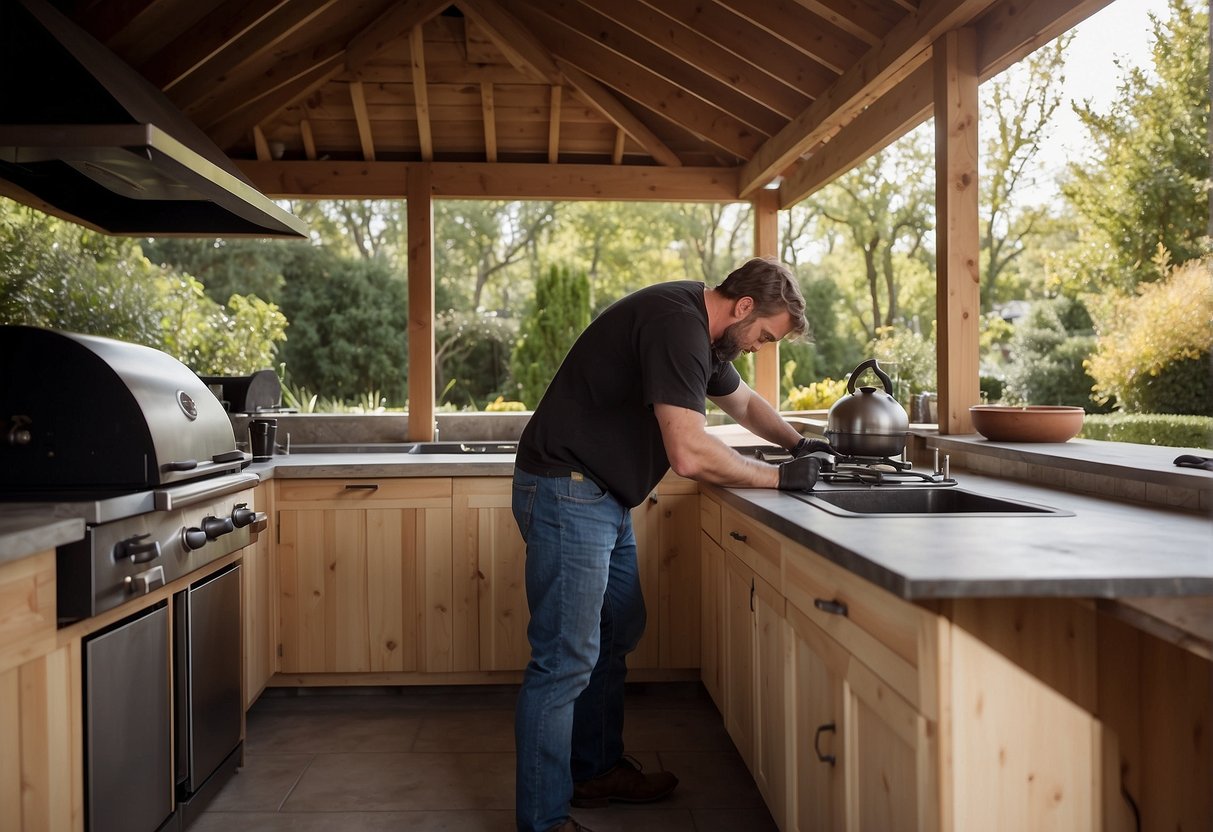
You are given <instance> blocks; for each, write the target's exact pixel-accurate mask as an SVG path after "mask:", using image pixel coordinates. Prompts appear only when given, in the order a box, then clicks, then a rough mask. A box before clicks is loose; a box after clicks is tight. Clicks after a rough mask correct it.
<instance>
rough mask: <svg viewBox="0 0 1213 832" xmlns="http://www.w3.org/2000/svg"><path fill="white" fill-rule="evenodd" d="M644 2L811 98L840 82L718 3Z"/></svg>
mask: <svg viewBox="0 0 1213 832" xmlns="http://www.w3.org/2000/svg"><path fill="white" fill-rule="evenodd" d="M643 2H644V3H645V4H646V5H648V6H649V7H650V8H652V9H653V10H655V11H658V12H660V13H661V14H663V15H665V16H666V17H668V18H670V19H671V20H675V21H677V22H679V23H681V24H683V25H686V26H689V27H691V28H692V29H694V30H695V31H697V32H699V33H700V34H701V35H702V36H703V37H705V38H707V39H709V40H711V41H712V42H713V43H716V44H717V45H719V46H721V47H723V48H724V49H727V50H729V51H730V52H732V53H733V54H734V55H736V56H737V57H739V58H741V59H742V60H744V61H746V62H748V63H749V64H751V65H752V66H754V67H755V68H756V69H758V70H760V71H764V72H765V71H768V70H769V71H771V72H775V73H778V74H779V75H780V76H781V77H782V78H783V80H784V81H785V82H786V83H788V84H790V85H791V86H792V87H793V88H795V89H797V90H800V92H802V93H803V94H804V95H806V96H808V97H809V98H812V99H816V98H818V97H819V96H820V95H821V94H822V93H823V92H825V90H826V89H827V88H829V87H830V86H831V85H832V84H833V83H834V82H835V81H836V80H837V79H838V73H836V72H832V71H831V70H829V69H827V68H826V67H824V66H822V65H821V64H819V63H817V62H816V61H806V60H804V56H803V54H802V53H801V52H800V51H799V50H796V49H793V48H792V47H791V46H788V45H787V44H786V43H784V42H783V41H782V40H780V39H779V38H777V37H775V36H773V35H772V34H771V33H770V32H767V31H765V30H763V29H760V28H758V27H757V26H754V25H752V24H747V23H744V22H740V21H739V20H738V18H737V15H735V14H733V13H732V12H730V11H729V10H727V9H724V8H721V7H720V6H717V5H716V4H715V3H711V2H706V3H705V2H702V0H643Z"/></svg>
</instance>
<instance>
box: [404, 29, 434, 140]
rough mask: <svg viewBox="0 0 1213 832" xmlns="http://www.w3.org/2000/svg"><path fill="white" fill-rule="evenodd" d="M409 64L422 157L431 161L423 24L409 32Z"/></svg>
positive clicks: (428, 98) (428, 99) (431, 138)
mask: <svg viewBox="0 0 1213 832" xmlns="http://www.w3.org/2000/svg"><path fill="white" fill-rule="evenodd" d="M409 64H410V66H411V68H412V78H413V105H414V107H415V108H416V111H417V134H418V138H419V140H420V142H421V158H422V160H423V161H426V162H429V161H432V160H433V158H434V140H433V137H432V136H431V134H430V97H429V93H428V91H427V90H426V78H425V40H424V36H423V34H422V30H421V26H414V27H413V28H412V30H411V31H410V32H409Z"/></svg>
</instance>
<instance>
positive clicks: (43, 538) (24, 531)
mask: <svg viewBox="0 0 1213 832" xmlns="http://www.w3.org/2000/svg"><path fill="white" fill-rule="evenodd" d="M83 537H84V521H83V520H81V519H80V518H78V517H75V518H73V517H55V516H53V515H50V514H33V513H30V512H28V511H24V510H22V511H0V564H2V563H7V562H8V561H13V560H19V559H21V558H24V557H28V556H30V555H33V554H37V553H38V552H43V551H46V550H47V549H54V548H55V547H56V546H60V545H62V544H64V543H74V542H75V541H77V540H81V539H82V538H83Z"/></svg>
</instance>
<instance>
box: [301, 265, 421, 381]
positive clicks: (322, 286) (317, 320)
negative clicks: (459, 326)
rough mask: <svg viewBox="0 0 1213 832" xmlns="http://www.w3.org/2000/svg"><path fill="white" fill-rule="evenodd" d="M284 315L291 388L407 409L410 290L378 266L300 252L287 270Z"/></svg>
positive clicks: (390, 273)
mask: <svg viewBox="0 0 1213 832" xmlns="http://www.w3.org/2000/svg"><path fill="white" fill-rule="evenodd" d="M284 273H285V276H286V286H285V288H284V290H283V296H282V309H283V311H284V312H285V313H286V315H287V317H288V318H289V319H290V321H291V328H290V332H289V337H288V339H287V341H286V343H285V344H284V345H283V347H282V350H281V353H280V354H281V357H282V360H283V361H284V362H285V363H286V368H287V372H288V373H289V374H290V377H291V380H292V382H293V383H294V384H295V385H297V386H301V387H304V388H307V389H308V390H311V391H313V392H315V393H317V394H318V395H320V396H321V397H322V398H328V399H336V400H341V401H353V400H358V399H364V398H365V397H366V395H367V394H368V393H371V392H377V393H378V394H379V395H380V396H382V397H385V398H387V400H388V404H389V405H399V404H402V403H403V402H404V398H405V390H406V382H407V367H408V287H407V285H406V284H405V282H404V281H403V280H402V279H400V277H399V276H398V275H396V274H393V273H392V272H391V271H389V270H388V268H387V266H386V265H384V263H383V262H381V261H378V260H349V259H345V258H342V257H339V256H337V255H336V254H334V253H332V252H330V251H327V250H325V249H321V248H315V247H300V248H297V249H295V250H294V252H293V257H292V258H291V260H290V261H289V262H288V263H287V264H286V265H285V269H284Z"/></svg>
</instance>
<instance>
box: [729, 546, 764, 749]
mask: <svg viewBox="0 0 1213 832" xmlns="http://www.w3.org/2000/svg"><path fill="white" fill-rule="evenodd" d="M756 592H757V589H756V585H755V578H754V573H753V572H752V571H751V570H750V569H749V568H748V567H747V566H746V565H745V564H744V563H742V562H741V561H740V560H738V559H737V558H736V557H735V556H734V555H731V554H726V555H725V559H724V633H723V634H724V666H723V668H722V671H721V676H722V678H723V679H724V726H725V729H726V730H727V731H728V732H729V736H730V737H732V738H733V744H734V745H736V746H737V751H738V752H739V753H740V754H741V758H742V759H743V760H744V761H745V764H746V766H747V767H748V768H749V769H750V770H751V771H753V770H754V608H753V604H754V595H755V593H756Z"/></svg>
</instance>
